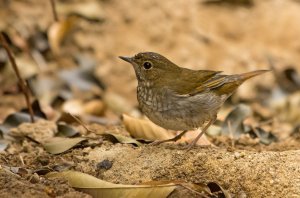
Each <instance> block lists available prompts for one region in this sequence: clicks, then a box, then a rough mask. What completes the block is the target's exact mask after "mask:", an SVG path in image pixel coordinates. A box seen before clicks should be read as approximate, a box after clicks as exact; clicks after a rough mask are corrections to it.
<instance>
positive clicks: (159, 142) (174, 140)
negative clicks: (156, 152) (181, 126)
mask: <svg viewBox="0 0 300 198" xmlns="http://www.w3.org/2000/svg"><path fill="white" fill-rule="evenodd" d="M186 132H188V131H187V130H186V131H182V132H181V133H180V134H178V135H176V136H175V137H173V138H170V139H167V140H157V141H154V142H151V143H150V144H149V145H150V146H157V145H160V144H162V143H166V142H176V141H177V140H180V139H181V137H182V136H183V135H184V134H185V133H186Z"/></svg>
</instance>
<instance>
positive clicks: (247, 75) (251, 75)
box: [238, 70, 271, 81]
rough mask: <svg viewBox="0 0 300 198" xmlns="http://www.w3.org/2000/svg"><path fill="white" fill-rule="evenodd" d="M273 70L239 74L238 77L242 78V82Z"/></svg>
mask: <svg viewBox="0 0 300 198" xmlns="http://www.w3.org/2000/svg"><path fill="white" fill-rule="evenodd" d="M269 71H271V70H256V71H252V72H247V73H243V74H239V75H238V76H239V77H240V78H241V80H242V81H245V80H248V79H249V78H252V77H254V76H257V75H260V74H263V73H266V72H269Z"/></svg>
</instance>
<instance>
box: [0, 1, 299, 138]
mask: <svg viewBox="0 0 300 198" xmlns="http://www.w3.org/2000/svg"><path fill="white" fill-rule="evenodd" d="M54 3H55V10H56V12H57V17H54V15H55V14H54V12H53V7H52V6H51V1H50V0H48V1H46V0H45V1H34V0H14V1H12V0H1V1H0V7H1V10H0V18H1V19H2V20H1V21H0V30H1V31H2V32H3V33H4V35H5V37H6V39H7V40H8V42H9V45H10V47H11V49H12V51H13V53H14V54H15V58H16V62H17V64H18V67H19V70H20V73H21V75H22V76H23V77H24V79H26V81H27V83H28V84H29V85H30V88H31V91H32V93H33V95H34V97H35V98H37V99H38V100H39V101H40V103H41V105H42V108H43V109H44V111H45V112H46V114H47V116H48V118H50V119H52V120H56V119H58V118H59V117H60V116H61V114H60V113H61V112H71V113H73V114H75V115H92V116H96V117H104V118H105V119H108V120H110V119H112V120H113V119H118V118H119V115H120V114H122V113H129V114H135V115H138V114H139V113H137V112H138V111H137V110H136V109H137V108H136V107H137V100H136V85H137V81H136V79H135V75H134V71H133V69H132V68H131V66H130V65H129V64H127V63H125V62H124V61H121V60H120V59H118V56H120V55H123V56H133V55H134V54H136V53H139V52H144V51H153V52H158V53H160V54H162V55H164V56H166V57H167V58H169V59H170V60H172V61H173V62H174V63H176V64H178V65H180V66H181V67H187V68H191V69H210V70H220V71H224V73H226V74H234V73H242V72H247V71H252V70H255V69H272V71H273V72H272V73H268V74H264V75H263V76H259V77H257V78H255V79H252V80H250V81H248V82H246V83H245V84H244V85H243V86H241V87H240V88H239V90H238V91H237V93H236V94H235V95H234V96H232V97H231V98H230V99H229V100H228V103H227V104H228V106H229V107H231V108H232V107H234V106H235V105H237V104H239V103H241V102H243V103H246V104H248V105H250V106H251V109H252V110H253V111H254V114H255V116H256V117H255V118H253V119H254V120H256V121H255V122H258V123H259V122H263V121H269V120H273V123H274V119H275V120H277V123H278V124H277V125H276V126H275V128H274V126H272V127H273V128H272V129H271V128H270V127H269V128H268V131H274V130H275V129H276V130H278V131H281V132H282V131H283V130H286V131H288V132H287V133H286V134H287V135H285V136H288V134H291V133H293V132H294V131H295V130H298V128H297V126H298V125H299V123H300V121H299V120H300V111H299V106H300V95H299V90H300V77H299V70H300V38H299V35H300V1H297V0H286V1H282V0H265V1H259V0H189V1H186V0H166V1H161V0H140V1H134V0H126V1H118V0H80V1H79V0H57V1H55V2H54ZM0 71H1V73H0V74H1V75H0V84H1V89H0V93H1V99H0V112H1V113H0V119H1V120H4V118H5V117H6V116H7V115H8V114H10V113H13V112H15V111H18V110H20V109H21V108H24V107H26V105H25V102H24V99H23V96H22V94H21V92H20V89H19V87H18V85H17V79H16V77H15V74H14V72H13V70H12V69H11V66H10V64H9V61H8V58H7V56H6V53H5V51H4V49H3V48H0ZM58 112H60V113H59V115H58ZM134 112H135V113H134ZM225 112H226V113H228V112H229V110H228V111H225ZM226 113H222V112H221V113H220V119H222V118H223V119H225V115H226ZM139 115H140V114H139ZM91 120H94V119H89V121H91ZM250 120H251V119H250ZM98 122H100V121H99V120H98ZM249 122H253V121H249ZM266 130H267V129H266ZM274 133H276V132H274ZM277 133H278V132H277ZM281 134H282V133H281Z"/></svg>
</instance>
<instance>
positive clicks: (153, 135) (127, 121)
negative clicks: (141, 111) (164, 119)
mask: <svg viewBox="0 0 300 198" xmlns="http://www.w3.org/2000/svg"><path fill="white" fill-rule="evenodd" d="M123 124H124V125H125V128H126V130H127V131H128V132H129V133H130V135H131V136H132V137H134V138H136V139H144V140H166V139H170V138H172V137H173V135H172V133H170V132H169V131H167V130H166V129H164V128H161V127H159V126H157V125H155V124H154V123H153V122H151V121H149V120H142V119H138V118H133V117H131V116H128V115H125V114H123Z"/></svg>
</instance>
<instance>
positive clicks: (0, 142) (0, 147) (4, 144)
mask: <svg viewBox="0 0 300 198" xmlns="http://www.w3.org/2000/svg"><path fill="white" fill-rule="evenodd" d="M8 145H9V141H6V140H0V152H2V151H5V149H6V148H7V147H8Z"/></svg>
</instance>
